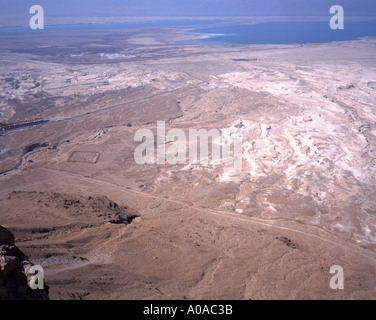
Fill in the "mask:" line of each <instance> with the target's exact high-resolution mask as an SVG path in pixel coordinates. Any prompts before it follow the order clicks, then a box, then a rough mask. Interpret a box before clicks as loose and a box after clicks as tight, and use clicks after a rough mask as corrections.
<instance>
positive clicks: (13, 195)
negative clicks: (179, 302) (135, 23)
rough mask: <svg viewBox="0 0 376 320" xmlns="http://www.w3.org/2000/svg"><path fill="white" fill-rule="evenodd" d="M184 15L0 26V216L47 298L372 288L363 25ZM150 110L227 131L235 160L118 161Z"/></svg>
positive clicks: (370, 106)
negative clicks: (241, 36)
mask: <svg viewBox="0 0 376 320" xmlns="http://www.w3.org/2000/svg"><path fill="white" fill-rule="evenodd" d="M184 30H185V29H184V28H182V27H180V28H172V27H171V28H167V27H166V28H150V29H142V30H141V29H135V30H105V31H85V32H82V31H74V32H73V31H72V32H68V31H59V32H56V33H54V32H38V33H28V34H22V33H20V34H9V35H8V34H1V35H0V37H1V43H2V45H1V48H0V90H1V91H0V96H1V99H0V123H1V128H0V130H1V131H0V181H1V184H0V225H3V226H5V227H7V228H8V229H9V230H11V231H12V232H13V233H14V235H15V242H16V244H17V246H18V247H19V248H20V249H21V250H22V251H23V252H24V253H25V254H26V255H28V256H29V258H30V261H32V262H33V263H35V264H39V265H41V266H43V268H44V269H45V273H46V283H47V284H48V286H49V287H50V288H49V293H50V298H51V299H376V267H375V266H376V182H375V181H376V180H375V178H376V175H375V173H376V39H372V38H368V39H361V40H358V41H348V42H338V43H330V44H308V45H237V46H235V45H223V46H198V45H182V44H176V43H174V41H176V40H181V39H188V38H192V37H193V36H194V35H192V34H187V33H183V31H184ZM157 121H164V122H165V123H166V130H169V129H173V128H178V129H182V130H184V131H185V132H187V133H188V131H189V130H190V129H206V130H210V129H225V130H223V134H224V136H226V135H227V136H231V135H241V136H242V141H243V148H242V170H241V173H240V174H234V173H233V172H232V171H231V168H229V166H228V165H225V164H223V163H219V164H212V163H209V164H208V165H201V164H189V163H188V164H185V165H182V164H179V165H171V164H164V165H162V164H159V165H158V164H144V165H138V164H136V162H135V159H134V152H135V149H136V147H137V146H138V145H139V144H140V142H137V141H134V136H135V133H136V131H137V130H139V129H150V130H152V131H153V132H154V134H155V135H156V127H157ZM230 167H231V166H230ZM333 265H340V266H342V267H343V269H344V275H345V282H344V285H345V287H344V289H343V290H333V289H331V288H330V286H329V281H330V278H331V277H332V276H333V274H330V273H329V270H330V267H331V266H333Z"/></svg>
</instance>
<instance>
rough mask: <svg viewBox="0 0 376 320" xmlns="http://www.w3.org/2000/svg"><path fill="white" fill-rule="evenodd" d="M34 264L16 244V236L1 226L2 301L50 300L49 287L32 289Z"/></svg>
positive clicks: (0, 289) (0, 298) (0, 295)
mask: <svg viewBox="0 0 376 320" xmlns="http://www.w3.org/2000/svg"><path fill="white" fill-rule="evenodd" d="M32 266H33V264H32V263H31V262H30V261H29V260H28V258H27V256H26V255H25V254H24V253H23V252H22V251H21V250H19V249H18V248H17V246H15V244H14V235H13V234H12V233H11V232H10V231H9V230H8V229H6V228H4V227H2V226H0V300H49V296H48V287H47V286H46V285H44V289H34V290H33V289H31V288H30V287H29V281H30V279H31V277H32V276H33V274H30V272H29V270H30V268H31V267H32Z"/></svg>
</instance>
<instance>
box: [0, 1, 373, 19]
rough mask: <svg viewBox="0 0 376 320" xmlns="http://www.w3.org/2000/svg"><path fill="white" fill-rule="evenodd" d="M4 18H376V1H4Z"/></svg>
mask: <svg viewBox="0 0 376 320" xmlns="http://www.w3.org/2000/svg"><path fill="white" fill-rule="evenodd" d="M0 4H1V9H0V17H9V16H14V17H24V16H28V15H29V9H30V7H31V6H32V5H34V4H39V5H42V6H43V8H44V10H45V15H46V16H47V15H49V16H51V17H75V16H76V17H78V16H80V17H82V16H88V17H91V16H231V15H233V16H254V15H284V16H289V15H306V16H310V15H312V16H316V15H320V16H324V15H328V14H329V8H330V7H331V6H332V5H334V4H340V5H342V6H343V8H344V10H345V15H349V16H358V15H372V16H376V0H0Z"/></svg>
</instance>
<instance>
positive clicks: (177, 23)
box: [0, 20, 222, 33]
mask: <svg viewBox="0 0 376 320" xmlns="http://www.w3.org/2000/svg"><path fill="white" fill-rule="evenodd" d="M218 22H222V20H160V21H145V22H123V23H91V24H69V25H46V26H45V28H44V29H42V30H32V29H31V28H30V27H0V33H15V32H16V33H19V32H43V31H72V30H116V29H136V28H151V27H181V26H194V25H208V24H213V23H218Z"/></svg>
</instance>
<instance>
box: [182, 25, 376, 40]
mask: <svg viewBox="0 0 376 320" xmlns="http://www.w3.org/2000/svg"><path fill="white" fill-rule="evenodd" d="M191 32H192V33H202V34H208V35H209V34H212V35H213V36H211V37H209V38H203V39H195V40H184V41H180V43H185V44H205V45H206V44H209V45H210V44H219V45H226V44H295V43H298V44H304V43H327V42H333V41H348V40H356V39H359V38H360V37H367V36H376V21H364V22H346V21H345V28H344V29H343V30H340V29H337V30H332V29H331V28H330V26H329V19H328V21H327V22H265V23H257V24H254V25H241V26H227V27H212V28H205V29H196V30H192V31H191Z"/></svg>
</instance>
